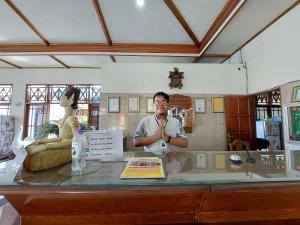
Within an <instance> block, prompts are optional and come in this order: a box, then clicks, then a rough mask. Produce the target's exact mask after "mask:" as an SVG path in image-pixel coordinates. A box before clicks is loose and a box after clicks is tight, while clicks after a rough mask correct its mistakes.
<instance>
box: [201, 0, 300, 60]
mask: <svg viewBox="0 0 300 225" xmlns="http://www.w3.org/2000/svg"><path fill="white" fill-rule="evenodd" d="M294 2H295V0H284V1H283V0H251V1H247V2H246V3H245V5H244V6H243V7H242V8H241V10H240V11H239V12H238V14H237V15H236V16H235V17H234V18H233V19H232V20H231V21H230V23H229V24H228V25H227V26H226V27H225V28H224V30H223V31H222V33H221V34H220V35H219V36H218V37H217V39H216V40H215V41H214V42H213V44H212V45H211V46H210V47H209V48H208V50H207V51H206V53H208V54H215V53H218V54H231V53H232V52H234V51H235V50H236V49H238V48H239V47H240V46H241V45H243V44H244V43H245V42H246V41H247V40H249V39H250V38H251V37H252V36H254V35H255V34H256V33H257V32H258V31H259V30H261V29H262V28H263V27H265V26H266V25H267V24H268V23H270V22H271V21H272V20H273V19H274V18H276V17H277V16H279V15H280V14H281V13H283V12H284V11H285V10H286V9H287V8H288V7H289V6H291V5H292V4H293V3H294Z"/></svg>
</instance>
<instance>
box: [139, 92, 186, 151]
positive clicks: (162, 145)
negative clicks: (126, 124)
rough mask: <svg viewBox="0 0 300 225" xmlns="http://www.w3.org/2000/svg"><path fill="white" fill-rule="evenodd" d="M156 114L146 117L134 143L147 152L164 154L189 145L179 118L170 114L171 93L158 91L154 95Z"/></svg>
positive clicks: (140, 125)
mask: <svg viewBox="0 0 300 225" xmlns="http://www.w3.org/2000/svg"><path fill="white" fill-rule="evenodd" d="M153 104H154V109H155V114H154V115H152V116H147V117H144V118H143V119H142V120H141V121H140V123H139V125H138V128H137V130H136V132H135V134H134V139H133V145H134V146H135V147H140V146H144V149H145V151H146V152H153V153H157V154H163V153H167V152H170V151H175V150H176V148H175V146H177V147H183V148H185V147H187V145H188V140H187V138H186V135H185V132H184V130H183V127H182V125H181V124H180V122H179V120H178V119H176V118H174V117H170V116H168V115H167V114H168V107H169V95H168V94H166V93H164V92H157V93H156V94H155V95H154V97H153Z"/></svg>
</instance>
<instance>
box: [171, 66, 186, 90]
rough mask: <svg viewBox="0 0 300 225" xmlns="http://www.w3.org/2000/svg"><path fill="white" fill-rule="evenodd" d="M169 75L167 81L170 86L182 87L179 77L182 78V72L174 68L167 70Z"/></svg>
mask: <svg viewBox="0 0 300 225" xmlns="http://www.w3.org/2000/svg"><path fill="white" fill-rule="evenodd" d="M169 73H170V75H169V78H170V79H171V82H170V83H169V86H170V88H171V89H172V88H179V89H181V88H182V87H183V85H182V82H181V79H182V78H184V76H183V72H179V69H178V68H176V67H175V68H174V71H173V72H172V71H169Z"/></svg>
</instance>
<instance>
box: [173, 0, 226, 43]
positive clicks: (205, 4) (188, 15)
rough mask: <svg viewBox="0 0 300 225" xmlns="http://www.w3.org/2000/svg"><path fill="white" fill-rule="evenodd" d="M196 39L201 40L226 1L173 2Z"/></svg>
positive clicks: (181, 0) (187, 0)
mask: <svg viewBox="0 0 300 225" xmlns="http://www.w3.org/2000/svg"><path fill="white" fill-rule="evenodd" d="M173 2H174V3H175V5H176V7H177V8H178V10H179V12H180V13H181V14H182V16H183V18H184V19H185V20H186V22H187V23H188V25H189V26H190V28H191V29H192V31H193V32H194V34H195V35H196V36H197V37H198V39H203V37H204V35H205V34H206V32H207V31H208V30H209V28H210V26H211V25H212V24H213V22H214V20H215V18H216V17H217V16H218V15H219V13H220V12H221V11H222V9H223V7H224V6H225V4H226V2H227V0H218V1H212V0H173Z"/></svg>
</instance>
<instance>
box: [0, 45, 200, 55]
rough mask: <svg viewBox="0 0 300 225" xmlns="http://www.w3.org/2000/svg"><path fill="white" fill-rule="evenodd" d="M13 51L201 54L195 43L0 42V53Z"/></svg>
mask: <svg viewBox="0 0 300 225" xmlns="http://www.w3.org/2000/svg"><path fill="white" fill-rule="evenodd" d="M1 52H3V53H12V52H99V53H101V52H124V53H125V52H126V53H166V54H172V53H173V54H199V48H198V47H197V46H195V45H185V44H178V45H176V44H112V45H111V46H108V45H106V44H51V45H41V44H0V53H1Z"/></svg>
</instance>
